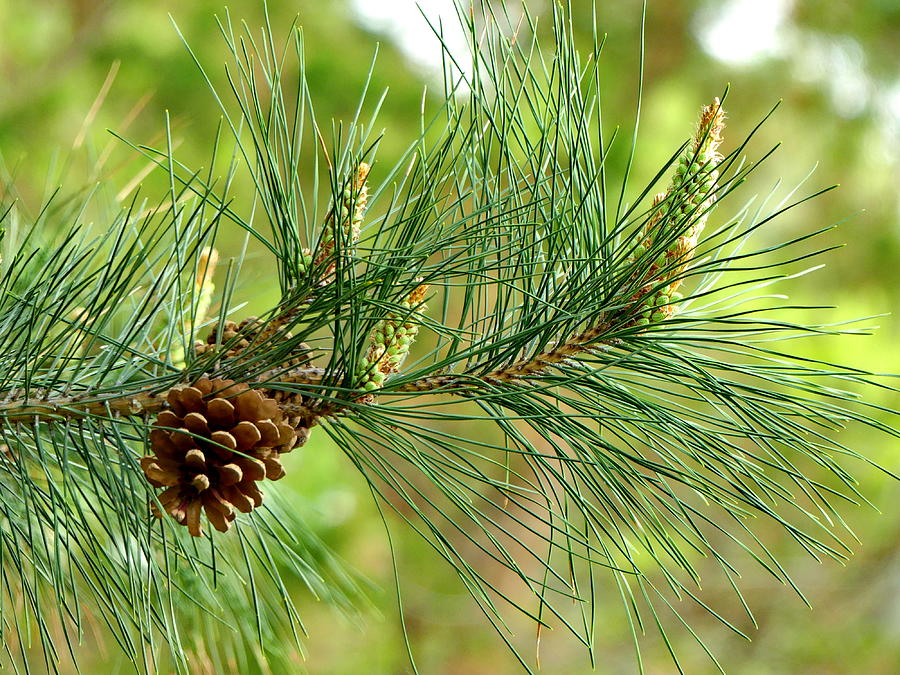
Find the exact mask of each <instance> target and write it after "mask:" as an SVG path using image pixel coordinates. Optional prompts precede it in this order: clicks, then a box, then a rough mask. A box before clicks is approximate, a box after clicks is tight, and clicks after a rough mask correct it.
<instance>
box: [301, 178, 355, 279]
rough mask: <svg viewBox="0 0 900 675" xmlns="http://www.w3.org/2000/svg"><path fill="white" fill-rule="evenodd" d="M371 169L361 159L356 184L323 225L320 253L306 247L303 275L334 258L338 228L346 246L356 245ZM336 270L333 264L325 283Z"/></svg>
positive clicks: (350, 188) (341, 198)
mask: <svg viewBox="0 0 900 675" xmlns="http://www.w3.org/2000/svg"><path fill="white" fill-rule="evenodd" d="M369 170H370V167H369V165H368V164H366V163H365V162H361V163H360V164H359V166H358V167H357V168H356V176H355V178H354V180H353V184H352V185H348V186H347V187H345V188H344V189H343V190H342V192H341V194H340V197H339V199H338V201H337V203H336V204H335V205H334V207H333V208H332V210H331V213H330V214H329V216H328V218H327V220H326V221H325V225H324V227H323V228H322V236H321V239H320V241H319V250H318V254H317V255H316V256H315V257H313V255H312V253H311V251H310V250H309V249H303V251H302V253H301V256H300V261H299V264H298V267H299V269H300V272H301V273H302V274H308V273H309V272H310V271H311V270H312V269H313V268H314V267H318V266H319V265H321V264H323V263H324V262H326V261H327V260H328V259H329V258H330V257H331V255H332V253H333V252H334V248H335V241H334V240H335V233H336V231H337V230H336V228H338V227H339V228H340V231H341V232H342V233H343V235H344V240H343V243H344V245H345V246H353V244H355V243H356V241H357V240H358V239H359V229H360V226H361V225H362V221H363V217H364V216H365V213H366V205H367V203H368V199H369V189H368V185H367V183H366V179H367V178H368V176H369ZM333 273H334V263H331V264H330V265H329V267H328V269H327V270H326V272H325V274H324V282H325V283H327V282H328V281H330V277H331V275H332V274H333Z"/></svg>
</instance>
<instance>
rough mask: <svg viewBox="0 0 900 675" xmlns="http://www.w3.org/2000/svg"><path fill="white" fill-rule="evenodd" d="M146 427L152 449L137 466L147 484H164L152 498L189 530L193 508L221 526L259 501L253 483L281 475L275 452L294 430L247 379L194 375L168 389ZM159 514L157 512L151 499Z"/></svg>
mask: <svg viewBox="0 0 900 675" xmlns="http://www.w3.org/2000/svg"><path fill="white" fill-rule="evenodd" d="M167 400H168V402H169V405H170V406H171V410H164V411H163V412H161V413H160V414H159V416H158V417H157V419H156V422H155V425H154V426H155V428H154V429H153V430H152V431H151V432H150V445H151V448H152V450H153V455H150V456H147V457H143V458H142V459H141V468H142V469H143V470H144V474H145V475H146V477H147V480H148V481H149V483H150V484H151V485H152V486H153V487H157V488H161V487H164V488H166V489H165V490H164V491H163V492H162V493H161V494H160V495H159V503H160V504H161V505H162V507H163V509H164V510H165V512H166V513H168V514H169V515H171V516H172V517H173V518H175V520H177V521H178V522H179V523H181V524H182V525H186V526H187V528H188V531H189V532H190V533H191V534H192V535H193V536H195V537H199V536H200V535H201V530H200V512H201V510H202V511H205V512H206V517H207V518H208V519H209V522H210V523H212V525H213V527H215V528H216V529H217V530H219V531H220V532H226V531H227V530H228V529H229V527H231V521H233V520H234V519H235V516H236V513H235V510H237V511H241V512H243V513H249V512H250V511H252V510H253V509H254V508H255V507H257V506H259V505H260V504H262V493H261V492H260V491H259V489H258V487H257V485H256V484H257V483H258V482H259V481H261V480H263V479H264V478H268V479H270V480H278V479H279V478H281V477H282V476H284V468H283V467H282V466H281V462H280V461H279V455H281V454H282V453H285V452H290V451H291V450H292V449H293V448H294V445H295V444H296V442H297V434H296V432H295V431H294V429H293V428H292V427H291V426H290V425H289V424H287V423H286V422H285V421H284V419H283V416H282V414H281V410H280V409H279V407H278V404H277V402H276V401H275V400H274V399H271V398H268V397H266V396H263V395H262V394H261V393H259V392H258V391H255V390H252V389H250V388H249V387H248V386H247V385H246V384H235V383H234V382H233V381H232V380H222V379H213V380H209V379H207V378H201V379H199V380H197V382H195V383H194V384H193V385H192V386H190V387H185V388H184V389H173V390H171V391H170V392H169V394H168V397H167ZM153 512H154V515H156V516H157V517H158V518H161V517H162V515H163V514H162V513H161V512H160V511H159V509H158V507H157V506H156V505H155V504H154V505H153Z"/></svg>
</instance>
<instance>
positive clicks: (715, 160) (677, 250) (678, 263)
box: [631, 99, 725, 326]
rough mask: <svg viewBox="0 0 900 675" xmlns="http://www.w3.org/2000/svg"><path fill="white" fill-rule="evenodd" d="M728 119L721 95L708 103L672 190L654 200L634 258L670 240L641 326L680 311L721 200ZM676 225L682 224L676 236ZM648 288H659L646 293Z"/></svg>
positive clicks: (652, 277)
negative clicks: (693, 262)
mask: <svg viewBox="0 0 900 675" xmlns="http://www.w3.org/2000/svg"><path fill="white" fill-rule="evenodd" d="M724 119H725V115H724V112H723V111H722V107H721V105H720V103H719V99H714V100H713V102H712V105H708V106H704V107H703V110H702V111H701V114H700V123H699V125H698V127H697V132H696V133H695V135H694V142H693V143H692V144H691V145H690V146H689V147H688V148H686V149H685V151H684V152H683V153H682V154H681V156H680V157H679V158H678V161H677V162H676V165H675V171H674V175H673V177H672V183H671V185H670V186H669V189H668V190H667V191H666V192H664V193H660V194H658V195H656V197H655V199H654V201H653V209H652V215H651V217H650V219H649V221H648V222H647V224H646V226H645V227H644V230H643V232H642V233H641V242H640V244H639V245H638V246H636V247H635V249H634V253H633V254H632V256H631V262H632V263H634V262H636V261H638V260H640V259H641V258H643V257H644V256H645V255H646V253H647V250H648V249H651V248H652V247H653V243H654V241H655V240H657V241H658V240H659V239H661V238H662V239H664V240H665V241H667V242H669V243H668V244H667V245H666V247H665V250H664V251H662V252H661V253H659V254H658V255H657V256H656V258H655V259H654V260H653V261H652V262H651V263H649V264H648V265H647V271H646V276H645V277H643V281H644V282H645V283H644V284H643V288H644V290H643V291H642V292H641V294H640V297H641V306H640V307H639V308H638V313H637V318H636V319H635V324H636V325H639V326H646V325H649V324H651V323H659V322H661V321H664V320H665V319H667V318H668V317H670V316H671V315H672V314H674V313H675V311H676V307H675V305H677V303H678V302H679V301H680V300H681V299H682V297H681V294H680V293H678V292H677V289H678V287H679V286H680V285H681V278H680V277H681V273H682V272H683V271H684V269H685V268H686V266H687V265H688V263H689V261H690V258H691V256H692V255H693V252H694V249H695V248H696V246H697V242H698V239H699V236H700V232H701V231H702V230H703V227H704V226H705V224H706V214H707V211H708V210H709V207H710V206H712V204H713V203H714V202H715V199H716V195H715V187H716V182H717V181H718V179H719V172H718V170H717V166H718V164H719V162H720V161H721V160H722V156H721V155H720V154H719V152H718V148H719V145H720V144H721V142H722V130H723V129H724V126H725V124H724ZM663 228H665V229H666V230H669V231H668V232H666V231H664V229H663ZM671 228H678V232H677V236H676V233H675V232H673V231H671ZM648 287H649V288H653V287H657V288H659V289H660V290H659V291H657V292H655V293H654V294H653V295H652V296H648V297H644V294H645V293H646V292H647V289H648ZM636 299H637V298H636Z"/></svg>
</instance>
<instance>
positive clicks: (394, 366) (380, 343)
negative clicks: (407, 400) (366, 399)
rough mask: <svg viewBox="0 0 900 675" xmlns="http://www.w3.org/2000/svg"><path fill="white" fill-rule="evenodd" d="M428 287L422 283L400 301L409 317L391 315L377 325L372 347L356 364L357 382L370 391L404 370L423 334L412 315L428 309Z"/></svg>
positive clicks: (371, 336) (370, 345) (372, 335)
mask: <svg viewBox="0 0 900 675" xmlns="http://www.w3.org/2000/svg"><path fill="white" fill-rule="evenodd" d="M426 288H427V287H426V286H419V287H418V288H416V289H415V290H414V291H413V292H412V293H410V294H409V295H408V296H407V297H406V298H405V299H404V300H403V302H401V303H400V307H402V308H403V309H404V310H407V313H406V314H404V316H405V317H406V318H405V320H403V319H401V318H400V317H399V316H397V315H396V314H389V315H388V316H387V317H386V318H384V319H382V320H381V321H379V322H378V323H377V324H376V326H375V329H374V330H373V331H372V334H371V335H370V336H369V349H368V351H367V352H366V355H365V357H363V359H362V360H361V361H360V362H359V364H358V365H357V367H356V373H355V374H356V378H357V383H358V386H359V387H360V388H361V389H364V390H365V391H367V392H372V391H374V390H376V389H380V388H381V387H383V386H384V383H385V381H386V380H387V378H388V377H389V376H390V375H393V374H394V373H398V372H400V367H401V366H402V365H403V361H404V360H405V359H406V357H407V355H408V354H409V350H410V347H412V344H413V342H415V340H416V336H417V335H418V334H419V325H418V323H417V322H416V321H414V320H413V319H412V316H413V314H414V313H415V312H421V311H423V310H424V309H425V306H424V305H423V304H422V299H423V298H424V296H425V290H426Z"/></svg>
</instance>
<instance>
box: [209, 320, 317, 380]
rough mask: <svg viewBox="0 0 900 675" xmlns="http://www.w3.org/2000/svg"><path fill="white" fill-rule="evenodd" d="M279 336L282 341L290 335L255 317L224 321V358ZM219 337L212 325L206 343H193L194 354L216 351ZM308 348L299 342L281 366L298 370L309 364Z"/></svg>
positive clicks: (275, 325)
mask: <svg viewBox="0 0 900 675" xmlns="http://www.w3.org/2000/svg"><path fill="white" fill-rule="evenodd" d="M276 335H277V336H279V337H280V338H283V339H290V338H291V337H292V336H291V333H289V332H287V331H283V329H282V328H281V326H279V325H277V324H271V325H266V324H264V323H263V322H262V321H260V320H259V319H257V318H256V317H255V316H250V317H247V318H246V319H244V320H243V321H241V322H240V323H235V322H234V321H226V322H225V323H224V325H223V326H222V343H221V344H222V345H224V346H227V347H228V349H226V350H225V352H224V356H226V357H228V358H233V357H235V356H238V355H239V354H241V352H243V351H244V350H245V349H247V347H249V346H250V344H251V343H256V344H262V343H264V342H267V341H271V340H272V339H273V337H275V336H276ZM218 337H219V327H218V325H214V326H213V327H212V328H211V329H210V331H209V335H207V336H206V342H201V341H199V340H198V341H197V342H195V343H194V353H195V354H196V355H197V356H203V355H204V354H208V353H211V352H215V351H217V350H218V349H219V348H220V346H219V345H218V344H217V340H218ZM310 351H311V349H310V347H309V345H307V344H306V343H305V342H301V343H300V344H299V345H297V347H296V348H294V349H293V350H292V352H291V355H290V358H288V359H287V360H286V361H285V362H284V363H283V364H282V365H283V366H284V367H286V368H299V367H301V366H303V365H306V364H307V363H309V360H310Z"/></svg>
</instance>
